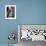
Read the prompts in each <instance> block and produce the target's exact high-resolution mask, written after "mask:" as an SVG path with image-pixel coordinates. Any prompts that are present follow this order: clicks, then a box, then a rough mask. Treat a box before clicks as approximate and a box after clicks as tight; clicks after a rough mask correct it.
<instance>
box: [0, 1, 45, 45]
mask: <svg viewBox="0 0 46 46" xmlns="http://www.w3.org/2000/svg"><path fill="white" fill-rule="evenodd" d="M9 4H11V5H14V4H15V5H16V20H6V19H5V5H9ZM17 24H46V0H0V44H7V43H8V39H7V37H8V34H9V32H16V34H17V32H18V30H17ZM16 43H18V41H17V39H16Z"/></svg>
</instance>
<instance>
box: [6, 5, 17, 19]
mask: <svg viewBox="0 0 46 46" xmlns="http://www.w3.org/2000/svg"><path fill="white" fill-rule="evenodd" d="M5 19H16V5H5Z"/></svg>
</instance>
